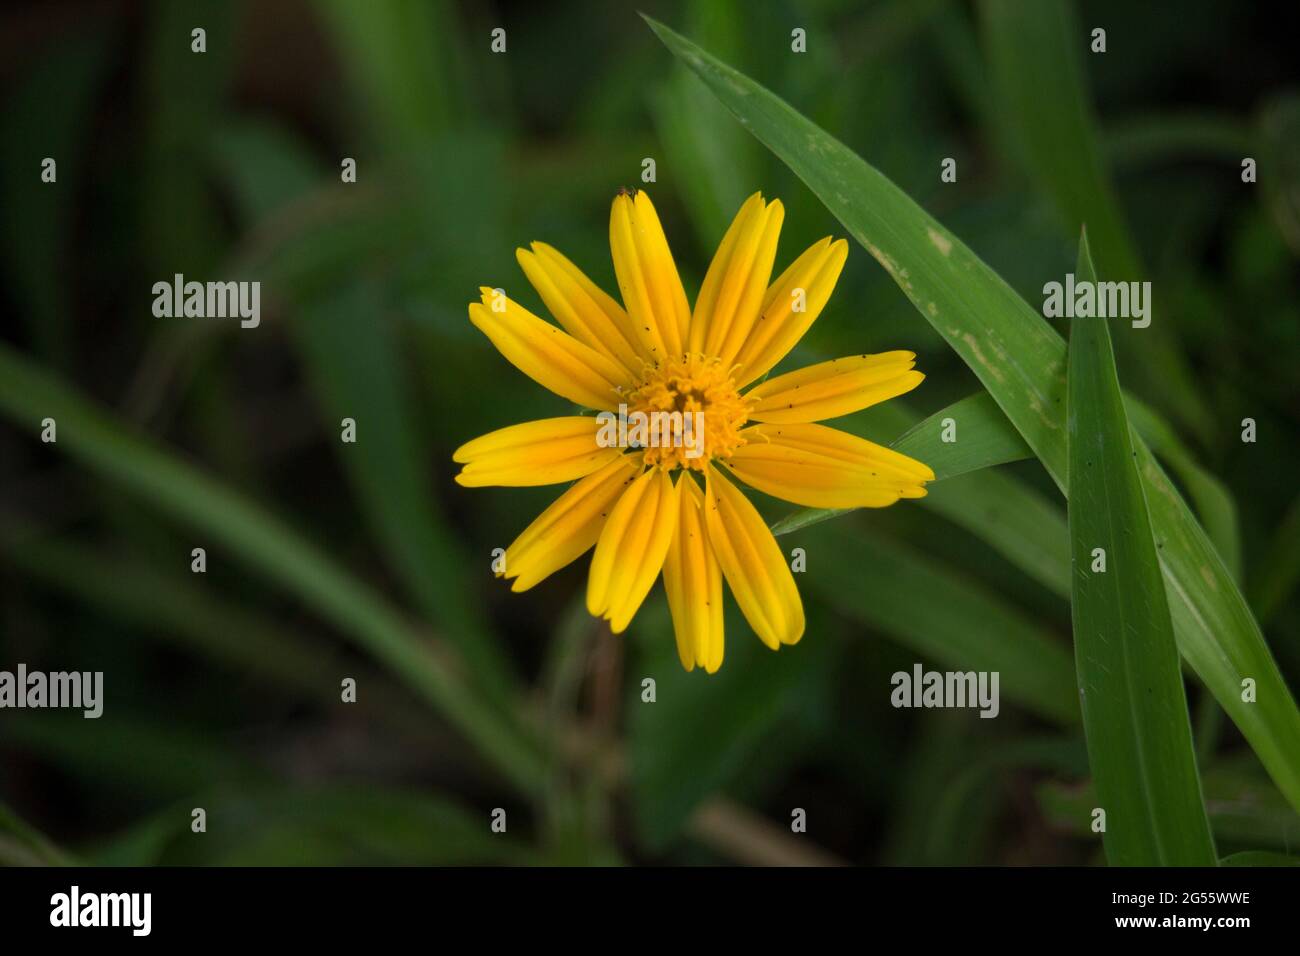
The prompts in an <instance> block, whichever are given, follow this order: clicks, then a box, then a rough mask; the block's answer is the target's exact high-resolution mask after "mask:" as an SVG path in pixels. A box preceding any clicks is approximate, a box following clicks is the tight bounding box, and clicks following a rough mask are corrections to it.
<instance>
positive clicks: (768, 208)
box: [690, 193, 785, 366]
mask: <svg viewBox="0 0 1300 956" xmlns="http://www.w3.org/2000/svg"><path fill="white" fill-rule="evenodd" d="M784 219H785V209H784V208H783V207H782V205H781V203H780V201H775V202H773V203H771V204H770V205H768V204H766V203H764V202H763V197H762V195H760V194H759V193H754V195H752V196H750V197H749V199H748V200H746V202H745V204H744V205H743V206H741V207H740V211H739V212H738V213H736V218H735V219H734V220H733V221H732V223H731V228H729V229H728V230H727V234H726V235H725V236H724V237H723V239H722V243H721V245H719V246H718V251H717V253H716V254H715V255H714V257H713V263H712V265H710V266H709V271H708V273H707V274H706V275H705V277H704V284H703V285H702V286H701V287H700V295H699V298H697V299H696V300H695V312H694V313H693V314H692V316H691V328H690V351H691V352H701V353H703V354H705V355H709V356H712V357H717V358H721V359H722V361H723V364H724V365H728V366H729V365H730V364H731V362H732V360H733V359H734V358H735V357H736V353H737V352H738V351H739V350H740V347H741V345H742V344H743V343H744V341H745V338H746V336H748V334H749V332H750V330H751V329H752V328H753V327H754V322H755V321H756V320H757V319H758V313H759V310H760V309H761V308H762V306H763V299H764V296H765V294H766V292H767V283H768V280H769V279H771V278H772V263H773V261H774V260H775V259H776V243H777V238H778V237H779V236H780V234H781V223H782V222H783V221H784Z"/></svg>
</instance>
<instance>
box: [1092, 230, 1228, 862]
mask: <svg viewBox="0 0 1300 956" xmlns="http://www.w3.org/2000/svg"><path fill="white" fill-rule="evenodd" d="M1076 274H1077V275H1078V277H1079V280H1080V281H1084V282H1095V281H1096V279H1097V277H1096V274H1095V272H1094V270H1093V265H1092V260H1091V258H1090V257H1089V254H1088V241H1087V238H1086V237H1085V238H1084V239H1083V240H1082V241H1081V243H1080V245H1079V264H1078V266H1077V267H1076ZM1067 378H1068V381H1069V403H1068V405H1067V412H1068V423H1069V449H1070V472H1069V474H1070V507H1069V516H1070V553H1071V563H1072V566H1073V571H1074V573H1073V576H1072V581H1073V594H1072V600H1071V610H1072V616H1073V618H1074V658H1075V665H1076V674H1077V677H1078V681H1079V702H1080V706H1081V707H1082V710H1083V728H1084V735H1085V736H1086V738H1087V741H1088V762H1089V765H1090V766H1091V768H1092V774H1093V778H1094V780H1095V785H1096V788H1097V795H1098V799H1099V801H1100V805H1101V809H1102V810H1104V811H1105V813H1106V827H1105V829H1104V830H1103V831H1102V841H1103V843H1104V844H1105V847H1106V858H1107V859H1108V860H1109V861H1110V862H1111V863H1112V864H1115V865H1119V866H1157V865H1164V866H1213V865H1214V864H1215V862H1216V860H1217V859H1218V857H1217V855H1216V854H1215V852H1214V842H1213V839H1212V837H1211V836H1210V824H1209V821H1208V820H1207V819H1206V816H1205V803H1204V800H1203V799H1202V797H1201V783H1200V778H1199V777H1198V775H1197V771H1196V757H1195V752H1194V751H1193V749H1192V726H1191V722H1190V720H1189V719H1188V716H1187V698H1186V696H1185V694H1184V692H1183V675H1182V671H1181V670H1180V669H1179V662H1178V648H1177V646H1176V644H1175V642H1174V627H1173V621H1172V619H1171V618H1170V616H1169V606H1168V604H1167V603H1166V602H1165V589H1164V585H1163V583H1162V581H1161V578H1160V562H1159V559H1158V558H1157V557H1156V544H1155V539H1154V538H1153V537H1152V535H1151V519H1150V517H1149V515H1148V514H1147V505H1146V498H1145V496H1144V495H1143V492H1142V479H1141V477H1140V476H1139V475H1138V472H1137V467H1136V466H1135V465H1134V463H1133V458H1134V457H1135V456H1134V452H1133V443H1132V439H1131V438H1130V428H1129V422H1128V416H1127V414H1125V411H1124V398H1123V396H1122V394H1121V393H1120V390H1119V376H1118V375H1117V374H1116V371H1115V356H1114V354H1113V353H1112V351H1111V344H1110V333H1109V330H1108V329H1107V321H1106V320H1105V319H1098V318H1091V319H1089V318H1080V319H1075V320H1074V323H1073V325H1072V326H1071V330H1070V352H1069V372H1068V376H1067Z"/></svg>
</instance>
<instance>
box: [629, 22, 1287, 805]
mask: <svg viewBox="0 0 1300 956" xmlns="http://www.w3.org/2000/svg"><path fill="white" fill-rule="evenodd" d="M649 23H650V25H651V27H652V28H653V29H654V30H655V32H656V33H658V35H659V37H660V39H661V40H663V42H664V43H665V44H666V45H667V46H668V48H669V49H670V50H672V51H673V53H675V54H676V55H677V56H678V57H680V58H681V59H682V61H683V62H685V63H686V64H687V65H688V66H690V67H691V69H693V70H694V71H695V72H696V73H697V74H698V75H699V76H700V77H701V78H702V79H703V80H704V82H705V83H706V84H708V86H709V88H710V89H711V90H713V92H714V95H716V96H717V97H718V98H719V99H720V100H722V102H723V103H724V104H726V105H727V106H728V107H729V108H730V109H731V111H732V112H733V113H734V114H735V115H736V116H737V118H738V119H739V121H740V122H741V124H742V125H744V126H745V127H746V128H747V129H749V131H750V132H751V133H753V134H754V135H755V136H757V137H758V139H759V140H760V141H761V142H762V143H764V144H765V145H766V146H767V147H768V148H769V149H771V150H772V151H773V152H774V153H776V155H777V156H778V157H780V158H781V159H782V160H783V161H784V162H785V163H786V164H787V165H788V166H790V168H791V169H793V170H794V171H795V173H796V174H797V175H798V176H799V177H800V178H801V179H802V180H803V181H804V182H805V183H806V184H807V185H808V186H809V187H810V188H811V189H812V191H813V192H814V193H815V194H816V195H817V197H818V198H819V199H820V200H821V201H822V202H823V203H824V204H825V205H826V207H827V208H828V209H829V210H830V211H831V212H832V213H833V214H834V215H835V216H836V218H838V219H839V220H840V222H842V223H843V224H844V225H845V227H846V228H847V229H848V231H849V232H850V234H851V235H853V237H854V238H855V239H857V240H858V241H859V242H860V243H861V244H862V246H863V247H864V248H865V249H866V250H867V251H868V252H869V253H871V255H872V256H873V257H874V258H875V259H876V260H877V261H878V262H879V263H880V264H881V265H882V266H883V267H884V269H885V270H886V271H887V272H888V273H889V275H890V276H891V277H892V278H893V279H894V281H895V282H896V283H897V284H898V286H899V287H900V288H901V289H902V290H903V292H904V294H906V295H907V297H908V298H909V299H910V300H911V301H912V304H913V305H914V306H915V307H916V308H917V310H918V312H920V314H921V315H922V316H923V317H924V318H925V319H926V321H928V322H929V323H930V324H931V325H932V326H934V328H935V329H936V330H937V331H938V332H939V333H940V335H942V336H943V337H944V339H945V340H946V341H947V342H948V344H949V345H950V346H952V348H953V349H954V350H955V351H956V352H957V354H959V355H960V356H961V357H962V359H963V360H964V361H965V362H966V364H967V365H969V366H970V367H971V369H972V370H973V371H974V372H975V374H976V375H977V376H978V377H979V379H980V381H981V382H982V383H983V385H984V387H985V388H986V389H988V391H989V393H990V394H991V395H992V396H993V399H994V401H996V402H997V405H998V407H999V408H1001V409H1002V411H1003V413H1005V414H1006V416H1007V418H1008V419H1010V421H1011V423H1012V424H1013V425H1014V426H1015V428H1016V430H1017V431H1019V432H1020V434H1021V436H1022V437H1023V438H1024V440H1025V442H1026V443H1027V444H1028V445H1029V447H1030V448H1032V449H1033V451H1034V454H1036V455H1037V456H1038V458H1039V459H1040V460H1041V461H1042V462H1043V465H1044V466H1045V467H1046V468H1047V471H1048V473H1049V474H1050V475H1051V476H1052V478H1053V479H1054V480H1055V481H1056V483H1057V486H1058V487H1059V488H1061V490H1062V491H1063V492H1064V491H1065V488H1066V443H1065V415H1064V410H1065V409H1064V402H1065V342H1064V341H1063V340H1062V338H1061V337H1060V335H1058V334H1057V333H1056V331H1055V330H1054V329H1053V328H1052V327H1051V325H1049V324H1048V322H1047V321H1046V320H1045V319H1044V318H1043V317H1042V315H1040V314H1038V313H1037V312H1036V311H1035V310H1034V309H1033V308H1031V307H1030V306H1029V304H1028V303H1026V302H1025V301H1024V300H1023V299H1021V298H1020V297H1019V296H1018V295H1017V294H1016V293H1015V291H1014V290H1013V289H1012V288H1011V287H1010V286H1009V285H1007V283H1006V282H1005V281H1003V280H1002V278H1001V277H1000V276H998V274H997V273H996V272H994V271H993V270H992V269H990V268H989V267H988V266H987V265H986V264H985V263H984V262H983V261H982V260H980V258H979V257H978V256H976V255H975V254H974V253H973V252H972V251H971V250H970V249H969V248H967V246H966V245H965V244H964V243H962V241H961V240H960V239H958V238H957V237H956V236H955V235H953V234H952V233H951V232H949V231H948V230H947V229H946V228H945V227H944V226H943V225H941V224H940V223H939V222H938V221H937V220H935V219H934V218H933V217H932V216H930V215H929V214H928V213H926V212H925V210H923V209H921V208H920V207H919V206H918V205H917V204H916V203H915V202H913V201H912V200H911V199H910V198H908V196H907V195H906V194H904V193H903V192H902V191H901V190H900V189H899V188H898V187H897V186H895V185H894V184H893V183H891V182H890V181H889V180H888V179H886V178H885V177H884V176H883V175H881V173H880V172H878V171H877V170H876V169H874V168H873V167H871V166H870V165H868V164H867V163H866V162H864V161H863V160H862V159H861V158H860V157H858V156H856V155H854V154H853V152H852V151H851V150H849V149H848V148H847V147H845V146H844V145H843V144H842V143H840V142H838V141H837V140H835V139H834V138H833V137H832V136H830V135H829V134H827V133H826V132H825V131H824V130H822V129H820V128H819V127H818V126H817V125H816V124H815V123H813V122H811V121H810V120H808V119H807V118H805V117H804V116H802V115H800V114H799V112H798V111H796V110H795V109H793V108H792V107H791V106H790V105H789V104H787V103H785V102H784V101H782V100H781V99H779V98H778V97H776V96H775V95H773V94H772V93H771V92H769V91H768V90H766V89H764V88H763V87H761V86H759V85H758V84H756V83H755V82H754V81H753V80H750V79H749V78H748V77H746V76H744V75H742V74H740V73H738V72H736V71H735V70H734V69H732V68H730V67H729V66H727V65H726V64H724V63H721V62H720V61H718V60H717V59H715V58H713V57H712V56H710V55H709V54H708V53H706V52H705V51H704V50H701V49H700V48H699V47H697V46H696V45H694V44H693V43H691V42H690V41H689V40H686V39H685V38H684V37H681V36H679V35H678V34H676V33H674V32H673V31H672V30H669V29H668V28H667V27H664V26H663V25H661V24H659V23H656V22H655V21H653V20H650V21H649ZM1135 451H1136V452H1137V461H1138V466H1139V469H1140V471H1141V474H1142V477H1143V480H1144V481H1145V482H1146V491H1147V502H1148V507H1149V509H1150V513H1151V522H1152V528H1153V531H1154V533H1155V535H1156V540H1157V548H1158V550H1159V551H1160V556H1161V563H1162V565H1163V568H1164V573H1165V586H1166V589H1167V590H1168V592H1169V601H1170V610H1171V612H1172V614H1173V618H1174V630H1175V633H1176V636H1177V638H1178V644H1179V650H1181V652H1182V654H1183V656H1184V657H1185V658H1186V659H1187V661H1188V662H1189V663H1190V664H1191V666H1192V668H1193V669H1194V670H1195V671H1196V673H1197V674H1198V675H1199V676H1200V678H1201V679H1202V680H1203V681H1204V682H1205V684H1206V686H1207V687H1209V688H1210V689H1211V691H1212V692H1213V693H1214V696H1215V698H1216V699H1217V700H1218V701H1219V703H1220V704H1221V705H1222V706H1223V708H1224V710H1226V711H1227V712H1228V713H1229V715H1231V717H1232V719H1233V720H1234V721H1235V722H1236V724H1237V726H1238V727H1239V728H1241V731H1242V733H1243V734H1244V735H1245V737H1246V739H1247V740H1248V741H1250V744H1251V746H1252V747H1254V749H1255V751H1256V753H1258V754H1259V756H1260V759H1261V761H1262V762H1263V763H1264V765H1265V767H1266V768H1267V769H1268V771H1269V773H1270V775H1271V776H1272V777H1273V779H1274V781H1275V782H1276V783H1277V785H1278V786H1279V788H1281V790H1282V791H1283V792H1284V793H1285V794H1286V795H1287V798H1288V800H1290V801H1291V803H1292V804H1293V805H1295V806H1297V807H1300V711H1298V710H1297V709H1296V705H1295V701H1294V700H1293V699H1292V697H1291V693H1290V691H1289V690H1288V689H1287V686H1286V684H1285V682H1284V681H1283V680H1282V675H1281V674H1280V672H1279V671H1278V668H1277V664H1276V663H1275V662H1274V660H1273V657H1272V655H1271V654H1270V653H1269V650H1268V647H1267V645H1266V644H1265V643H1264V638H1263V635H1262V634H1261V633H1260V630H1259V626H1258V625H1257V624H1256V623H1255V619H1254V618H1253V617H1252V616H1251V613H1250V609H1249V608H1248V607H1247V605H1246V602H1245V600H1244V599H1243V598H1242V595H1241V592H1240V591H1239V590H1238V588H1237V585H1236V583H1235V582H1234V581H1233V580H1232V576H1231V575H1230V574H1229V573H1228V570H1227V568H1226V567H1225V566H1224V564H1223V561H1222V559H1221V558H1220V557H1219V556H1218V554H1217V553H1215V550H1214V547H1213V545H1211V544H1210V542H1209V540H1208V539H1207V538H1206V536H1205V532H1204V531H1202V530H1201V527H1200V526H1199V525H1198V524H1197V523H1196V519H1195V518H1194V517H1193V516H1192V514H1191V512H1190V511H1189V510H1188V509H1187V505H1186V504H1185V503H1184V501H1183V499H1182V498H1181V496H1180V495H1179V494H1178V492H1177V490H1176V489H1175V488H1174V486H1173V485H1172V484H1171V483H1170V481H1169V479H1168V477H1167V476H1166V475H1165V473H1164V471H1163V470H1162V469H1161V468H1160V466H1159V465H1158V464H1157V463H1156V461H1155V459H1154V458H1153V457H1152V455H1151V452H1150V450H1149V449H1148V448H1147V446H1146V444H1145V443H1143V442H1137V443H1136V445H1135ZM1247 678H1249V679H1250V680H1253V681H1254V682H1255V689H1256V697H1255V699H1254V700H1249V701H1247V700H1243V699H1242V687H1243V683H1242V682H1243V681H1244V680H1245V679H1247Z"/></svg>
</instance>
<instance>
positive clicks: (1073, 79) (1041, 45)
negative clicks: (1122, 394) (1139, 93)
mask: <svg viewBox="0 0 1300 956" xmlns="http://www.w3.org/2000/svg"><path fill="white" fill-rule="evenodd" d="M979 9H980V14H981V21H982V27H983V34H984V39H985V46H986V48H987V52H988V58H989V67H990V74H991V76H992V78H993V88H994V91H995V95H996V98H997V101H998V102H999V104H1000V105H1001V109H1000V111H999V115H1000V116H1001V117H1002V118H1003V119H1004V120H1005V122H1006V125H1007V127H1009V131H1010V133H1011V135H1012V136H1013V138H1014V140H1015V143H1016V145H1017V146H1019V148H1020V149H1019V152H1020V154H1021V158H1022V159H1023V161H1024V162H1025V163H1026V164H1027V166H1028V169H1029V173H1030V174H1031V176H1032V177H1033V178H1034V179H1035V180H1036V181H1037V182H1038V183H1039V184H1040V186H1041V188H1042V189H1043V191H1044V192H1045V193H1046V194H1047V196H1048V198H1049V199H1050V200H1051V202H1052V203H1053V204H1054V205H1055V207H1056V209H1057V212H1058V214H1059V218H1060V220H1061V223H1062V225H1063V227H1064V228H1065V230H1066V234H1067V235H1077V234H1078V232H1079V228H1080V227H1081V226H1082V225H1083V223H1084V221H1085V220H1086V221H1087V223H1088V232H1089V233H1090V235H1091V237H1092V245H1093V248H1094V249H1095V250H1096V256H1097V262H1098V263H1099V264H1100V266H1099V267H1100V270H1101V273H1102V274H1103V275H1105V276H1106V277H1107V278H1109V279H1114V280H1123V281H1125V282H1128V281H1133V280H1138V279H1142V278H1145V275H1144V269H1143V267H1142V263H1141V259H1140V257H1139V255H1138V251H1137V247H1136V246H1135V245H1134V242H1133V239H1132V234H1131V233H1130V231H1129V228H1128V224H1127V223H1126V221H1125V217H1124V214H1123V211H1122V210H1121V208H1120V205H1119V201H1118V200H1117V199H1116V193H1115V188H1114V186H1113V184H1112V183H1111V181H1110V177H1109V175H1108V174H1107V171H1106V168H1105V165H1104V164H1103V162H1102V157H1101V148H1100V146H1099V145H1098V136H1097V130H1096V123H1095V120H1094V117H1093V111H1092V104H1091V102H1090V101H1089V97H1088V92H1087V89H1086V83H1085V78H1084V70H1083V63H1082V57H1083V56H1084V55H1091V54H1086V50H1087V49H1088V47H1087V45H1086V44H1087V43H1088V41H1089V39H1090V37H1089V34H1088V32H1087V31H1085V30H1084V29H1082V28H1081V27H1080V25H1079V23H1078V18H1077V17H1076V15H1075V11H1074V6H1073V4H1072V3H1071V2H1070V0H1035V2H1034V3H1020V2H1016V0H983V2H982V3H981V4H980V7H979ZM1099 55H1101V56H1103V57H1104V56H1105V55H1106V54H1099ZM1171 328H1172V327H1171V326H1169V325H1167V324H1166V323H1164V322H1161V321H1160V317H1159V316H1156V318H1155V320H1154V324H1153V325H1152V327H1151V328H1149V329H1143V330H1141V331H1140V332H1137V333H1136V334H1134V333H1133V331H1132V330H1131V329H1127V328H1126V329H1124V330H1116V337H1117V347H1118V348H1119V350H1120V352H1121V354H1122V355H1123V356H1124V357H1125V358H1128V357H1129V356H1130V355H1136V354H1138V353H1139V352H1140V354H1141V356H1142V360H1141V362H1133V363H1130V364H1131V365H1132V368H1133V372H1134V373H1135V374H1138V375H1140V376H1141V377H1140V378H1139V379H1137V382H1136V383H1137V384H1138V385H1139V386H1140V390H1145V388H1146V387H1147V386H1152V387H1154V386H1156V385H1158V386H1159V394H1160V395H1161V396H1163V397H1164V401H1163V406H1164V408H1165V410H1166V411H1167V412H1168V413H1169V414H1170V415H1176V416H1178V419H1179V421H1181V422H1182V423H1183V424H1184V425H1186V426H1188V427H1191V428H1196V429H1197V430H1198V434H1199V435H1200V436H1201V437H1202V438H1208V437H1210V433H1209V423H1210V420H1211V415H1210V413H1209V410H1208V409H1207V408H1206V405H1205V400H1204V398H1203V395H1202V393H1201V391H1200V390H1199V389H1198V388H1197V387H1196V384H1195V382H1194V381H1193V379H1192V376H1191V373H1190V371H1189V369H1188V367H1187V363H1186V361H1185V360H1184V359H1183V357H1182V354H1181V353H1180V352H1179V351H1178V350H1177V348H1176V346H1175V342H1174V337H1173V335H1172V332H1171ZM1125 367H1126V368H1128V365H1126V366H1125Z"/></svg>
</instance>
